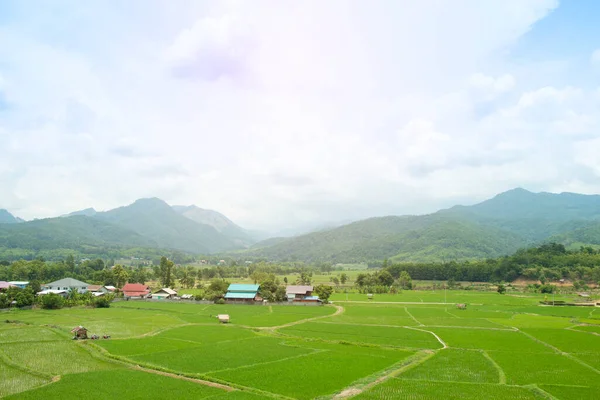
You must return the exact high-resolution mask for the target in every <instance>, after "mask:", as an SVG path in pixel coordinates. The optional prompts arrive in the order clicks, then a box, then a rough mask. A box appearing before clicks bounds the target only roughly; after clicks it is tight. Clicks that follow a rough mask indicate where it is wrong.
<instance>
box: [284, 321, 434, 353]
mask: <svg viewBox="0 0 600 400" xmlns="http://www.w3.org/2000/svg"><path fill="white" fill-rule="evenodd" d="M279 332H281V333H283V334H285V335H291V336H297V337H310V338H319V339H323V340H332V341H348V342H353V343H368V344H376V345H385V346H395V347H402V348H417V349H439V348H441V347H442V345H441V344H440V343H439V342H438V341H437V339H436V338H435V337H434V336H433V335H432V334H430V333H427V332H423V331H418V330H413V329H407V328H401V327H387V326H369V325H365V326H358V325H351V324H335V323H326V322H307V323H304V324H300V325H294V326H292V327H289V328H284V329H281V330H279Z"/></svg>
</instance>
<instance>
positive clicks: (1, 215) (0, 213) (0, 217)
mask: <svg viewBox="0 0 600 400" xmlns="http://www.w3.org/2000/svg"><path fill="white" fill-rule="evenodd" d="M19 222H23V220H22V219H20V218H17V217H15V216H14V215H12V214H11V213H9V212H8V211H7V210H5V209H0V224H17V223H19Z"/></svg>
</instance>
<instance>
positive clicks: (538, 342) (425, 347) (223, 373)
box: [0, 291, 600, 400]
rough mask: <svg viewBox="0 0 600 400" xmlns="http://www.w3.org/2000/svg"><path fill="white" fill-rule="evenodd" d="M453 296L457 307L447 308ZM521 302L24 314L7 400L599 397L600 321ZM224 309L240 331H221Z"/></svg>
mask: <svg viewBox="0 0 600 400" xmlns="http://www.w3.org/2000/svg"><path fill="white" fill-rule="evenodd" d="M444 296H445V298H446V299H447V300H448V303H449V304H433V303H439V302H440V299H443V298H444ZM519 296H520V295H519ZM519 296H517V295H504V296H501V295H498V294H496V293H481V292H469V291H448V292H447V293H445V294H444V292H443V291H404V292H402V293H401V294H398V295H375V300H374V301H367V300H366V299H365V297H366V296H365V295H361V294H356V293H353V294H348V300H349V301H348V302H346V300H345V297H346V295H345V294H344V295H343V298H344V299H343V300H342V295H340V294H336V295H335V297H339V298H340V301H336V303H337V305H338V306H341V307H343V312H341V313H338V314H337V315H335V316H333V315H332V314H333V313H334V312H336V309H335V308H334V307H307V306H304V307H303V306H277V305H267V306H263V305H259V306H247V305H213V304H198V303H195V302H189V303H185V302H179V303H171V302H146V301H123V302H118V303H114V304H113V306H112V307H111V308H109V309H85V308H73V309H62V310H53V311H45V310H26V311H19V310H11V311H8V312H2V317H1V318H0V320H12V321H20V323H0V376H1V379H0V397H5V396H8V398H19V399H21V398H23V399H37V398H49V399H52V398H61V399H63V398H74V397H75V398H76V397H90V396H96V395H99V394H100V395H101V397H102V398H107V399H112V398H123V396H124V395H125V396H126V397H128V398H142V397H143V398H148V397H152V396H154V397H156V396H157V395H159V394H161V393H167V394H168V396H169V397H172V398H176V399H178V398H198V399H204V398H206V399H221V398H223V399H226V400H227V399H234V400H235V399H240V400H243V399H259V398H261V399H262V398H269V397H270V398H296V399H311V398H318V399H331V398H332V397H333V396H334V395H336V394H337V393H341V392H343V391H345V390H353V391H352V392H347V393H354V394H357V391H356V390H361V391H362V393H360V394H358V395H357V396H355V398H358V399H388V398H390V399H391V398H393V399H411V400H418V399H438V398H444V399H459V398H460V399H478V400H479V399H482V398H494V399H537V398H550V397H549V396H554V397H555V398H557V399H567V398H568V399H570V398H594V396H595V395H596V393H597V391H598V390H600V379H599V378H600V335H599V334H600V330H599V329H598V328H599V327H600V312H598V313H597V312H595V311H596V310H595V309H590V308H583V307H582V308H579V307H545V306H539V305H538V302H539V300H540V299H542V298H543V297H542V296H540V295H525V296H523V297H519ZM388 301H389V302H388ZM427 302H430V303H427ZM441 302H443V300H442V301H441ZM455 302H466V303H467V304H468V307H467V310H458V309H457V308H456V307H455V306H454V305H453V303H455ZM403 303H404V304H403ZM411 303H417V304H411ZM218 313H227V314H229V315H230V317H231V323H230V324H226V325H224V324H220V323H219V322H218V321H217V319H216V314H218ZM77 325H84V326H85V327H87V328H88V329H89V334H93V333H96V334H104V333H106V334H110V335H111V336H112V337H113V338H112V339H111V340H99V341H94V342H91V343H94V346H92V345H83V344H82V343H80V342H77V341H72V340H71V334H70V332H69V331H70V329H71V328H72V327H74V326H77ZM434 334H435V335H438V336H439V338H440V339H441V340H442V341H443V342H444V343H445V344H446V345H447V346H448V348H443V347H444V345H443V344H442V343H441V342H440V341H438V339H437V338H436V336H435V335H434ZM88 343H89V342H88ZM545 344H547V345H545ZM135 365H140V366H142V367H144V368H148V369H150V370H152V369H155V370H158V371H163V372H169V373H172V374H176V375H177V374H178V375H181V376H179V377H177V376H176V375H159V374H156V373H150V372H148V371H147V370H140V369H137V368H135ZM53 377H54V378H55V379H54V380H56V378H57V377H60V379H59V380H57V381H55V382H52V378H53ZM182 377H187V378H196V379H202V380H209V381H210V380H212V381H216V382H219V383H222V384H225V385H230V386H231V388H232V389H234V390H233V391H230V392H228V391H225V390H224V389H223V388H217V387H209V386H206V385H203V384H201V383H199V382H197V381H190V380H189V379H187V380H186V379H179V378H182Z"/></svg>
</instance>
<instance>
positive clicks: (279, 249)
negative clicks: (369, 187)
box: [249, 214, 525, 262]
mask: <svg viewBox="0 0 600 400" xmlns="http://www.w3.org/2000/svg"><path fill="white" fill-rule="evenodd" d="M524 245H525V243H524V242H523V240H522V238H520V237H519V236H518V235H515V234H512V233H510V232H505V231H502V230H499V229H496V228H490V227H485V226H481V225H479V224H476V223H473V222H470V221H465V220H460V219H457V218H453V217H447V216H443V215H440V214H432V215H426V216H408V217H381V218H371V219H367V220H364V221H359V222H354V223H352V224H349V225H345V226H342V227H339V228H335V229H332V230H329V231H323V232H315V233H310V234H307V235H302V236H298V237H295V238H290V239H285V240H280V241H278V242H277V243H275V244H273V245H271V246H265V247H260V248H255V249H252V250H250V251H249V253H250V254H251V255H255V256H259V257H266V258H269V259H277V260H304V261H330V262H360V261H371V260H381V259H383V258H392V259H393V260H396V261H431V260H453V259H465V258H482V257H496V256H498V255H501V254H507V253H510V252H512V251H515V250H516V249H518V248H519V247H521V246H524Z"/></svg>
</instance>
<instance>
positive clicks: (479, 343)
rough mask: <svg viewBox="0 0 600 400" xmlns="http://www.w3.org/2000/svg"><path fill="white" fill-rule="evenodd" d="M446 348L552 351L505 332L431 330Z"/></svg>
mask: <svg viewBox="0 0 600 400" xmlns="http://www.w3.org/2000/svg"><path fill="white" fill-rule="evenodd" d="M431 330H432V331H433V332H435V333H436V334H437V335H439V336H440V337H441V338H442V340H444V341H445V342H446V343H447V344H448V346H450V347H453V348H459V349H470V350H502V351H519V352H522V353H532V352H537V353H551V352H552V350H551V349H549V348H547V347H546V346H544V345H543V344H540V343H538V342H536V341H535V340H533V339H530V338H529V337H527V336H525V335H523V334H522V333H520V332H515V331H506V330H485V329H463V328H431Z"/></svg>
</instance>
